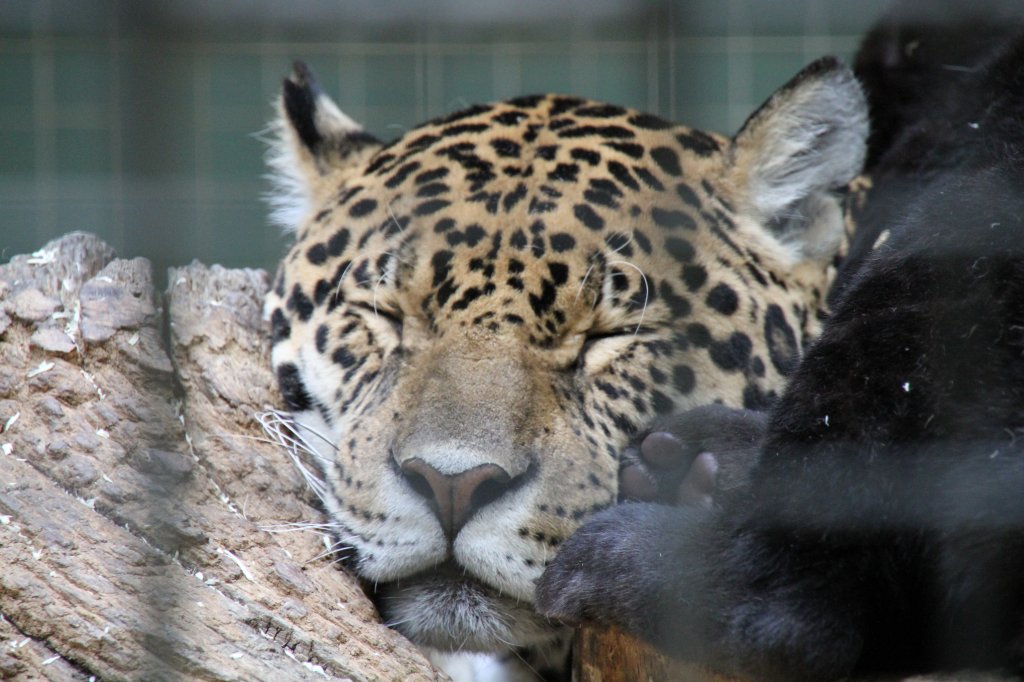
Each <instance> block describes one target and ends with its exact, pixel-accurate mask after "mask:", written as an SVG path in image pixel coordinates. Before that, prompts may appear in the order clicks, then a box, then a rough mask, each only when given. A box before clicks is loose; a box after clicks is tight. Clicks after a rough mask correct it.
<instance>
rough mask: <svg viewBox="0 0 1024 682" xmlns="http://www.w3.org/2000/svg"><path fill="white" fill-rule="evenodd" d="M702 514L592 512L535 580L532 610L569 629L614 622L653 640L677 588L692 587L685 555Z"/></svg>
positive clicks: (673, 605)
mask: <svg viewBox="0 0 1024 682" xmlns="http://www.w3.org/2000/svg"><path fill="white" fill-rule="evenodd" d="M707 513H708V512H706V511H704V510H699V509H690V508H673V507H666V506H662V505H654V504H622V505H618V506H616V507H612V508H611V509H607V510H605V511H603V512H601V513H600V514H597V515H595V516H594V518H592V519H591V520H590V521H588V522H587V523H585V524H584V525H583V526H582V527H581V528H580V529H579V530H577V531H576V532H575V533H574V534H573V535H572V536H571V537H570V538H569V539H568V540H567V541H566V542H565V544H563V545H562V547H561V548H560V549H559V552H558V556H557V557H555V559H554V561H552V562H551V563H550V564H549V565H548V567H547V569H546V570H545V572H544V574H543V575H542V576H541V579H540V581H539V582H538V583H537V592H536V606H537V609H538V611H540V613H542V614H544V615H546V616H547V617H549V618H553V619H555V620H559V621H561V622H564V623H567V624H571V625H575V624H579V623H581V622H584V621H596V622H603V623H611V624H615V625H618V626H619V627H621V628H623V629H624V630H626V631H627V632H630V633H632V634H633V635H635V636H637V637H641V638H643V639H646V640H648V641H652V642H657V641H658V640H659V639H660V632H659V629H660V627H661V625H662V624H663V623H664V615H665V614H670V613H674V612H677V611H678V608H677V605H678V604H679V600H678V593H677V590H678V589H680V588H682V589H688V588H690V587H693V586H694V585H692V584H689V585H688V584H687V582H688V580H687V576H688V574H689V572H690V570H692V568H693V567H694V566H695V564H693V563H691V562H688V561H685V560H681V557H685V556H686V554H687V553H688V547H689V543H690V540H691V538H692V536H693V529H694V528H695V527H697V526H699V525H700V524H701V523H702V521H703V520H704V518H705V516H706V514H707Z"/></svg>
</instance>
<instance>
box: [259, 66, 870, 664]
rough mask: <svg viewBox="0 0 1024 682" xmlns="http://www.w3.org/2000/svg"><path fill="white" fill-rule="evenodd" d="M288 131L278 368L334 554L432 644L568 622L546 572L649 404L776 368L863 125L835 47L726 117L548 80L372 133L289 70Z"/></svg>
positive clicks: (833, 219)
mask: <svg viewBox="0 0 1024 682" xmlns="http://www.w3.org/2000/svg"><path fill="white" fill-rule="evenodd" d="M277 129H278V130H279V132H280V137H279V140H278V143H277V145H276V146H275V149H274V152H273V157H272V167H273V169H274V171H275V173H276V174H277V178H278V183H279V184H278V187H279V190H278V194H277V195H276V198H275V199H274V203H275V205H276V209H277V213H276V215H277V216H278V218H279V219H280V220H281V221H282V222H284V223H285V224H286V225H287V226H288V227H289V228H290V229H293V230H295V231H296V232H297V239H296V242H295V245H294V246H293V247H292V249H291V251H290V252H289V254H288V255H287V256H286V258H285V259H284V260H283V262H282V263H281V266H280V269H279V272H278V274H277V278H276V281H275V286H274V289H273V291H272V292H271V293H270V295H269V296H268V299H267V307H266V310H267V316H268V318H269V320H270V323H271V328H272V332H271V333H272V336H273V356H272V361H273V365H274V368H275V372H276V375H277V377H278V381H279V384H280V389H281V392H282V394H283V397H284V400H285V402H286V404H287V405H288V407H289V409H290V410H291V411H292V412H293V413H294V414H295V415H296V418H297V419H298V421H299V423H300V424H302V425H303V428H304V429H305V431H306V433H307V438H308V440H309V441H310V442H311V443H314V444H316V449H317V453H318V456H317V458H316V459H317V466H318V467H319V472H318V477H319V480H320V484H319V485H318V492H319V493H320V495H321V498H322V500H323V502H324V506H325V508H326V511H327V513H328V516H329V519H330V524H331V527H332V529H333V532H334V533H335V535H336V537H337V539H338V541H339V543H340V545H341V546H343V547H344V549H343V550H342V552H341V553H342V554H343V555H344V556H345V557H346V558H347V562H348V564H349V566H351V568H352V569H353V570H354V571H355V572H356V574H357V575H359V576H360V578H362V579H363V580H364V581H366V582H367V584H370V585H372V586H373V589H374V590H375V594H376V597H377V601H378V604H379V606H380V608H381V611H382V612H383V614H384V616H385V618H386V619H387V620H388V621H389V622H390V623H392V624H393V625H394V627H396V628H397V629H399V630H400V631H401V632H403V633H405V634H406V635H407V636H409V637H410V638H411V639H413V640H414V641H416V642H417V643H420V644H423V645H426V646H430V647H436V648H439V649H450V650H478V651H499V650H505V649H509V648H518V647H524V646H528V647H536V646H540V645H543V644H544V643H546V642H549V641H550V640H551V639H552V637H554V636H555V634H556V633H557V628H554V627H553V626H552V625H551V624H549V623H548V622H547V621H545V620H544V619H542V618H540V617H539V616H537V615H536V614H535V613H534V612H533V609H532V606H531V604H532V600H533V591H534V583H535V581H536V580H537V579H538V577H539V576H540V575H541V573H542V572H543V570H544V567H545V565H546V564H547V563H548V562H549V561H550V560H551V559H552V557H553V556H554V555H555V554H556V552H557V551H558V548H559V545H560V543H561V542H562V541H563V540H564V539H565V538H567V537H568V536H569V535H570V534H571V533H572V532H573V531H574V530H575V529H576V528H577V527H578V526H579V525H580V524H581V523H582V522H583V520H584V519H586V518H587V517H588V516H589V515H590V514H592V513H594V512H595V511H597V510H600V509H603V508H605V507H607V506H609V505H612V504H615V502H616V499H617V493H618V483H617V477H618V471H619V468H620V465H621V464H622V461H621V458H622V451H623V449H624V447H625V446H626V445H627V444H628V443H629V442H630V440H631V439H632V438H634V437H635V436H636V434H637V433H638V432H640V431H641V430H642V429H643V428H644V426H645V425H646V424H647V423H648V422H649V421H650V420H652V419H653V418H654V417H655V416H657V415H659V414H664V413H667V412H671V411H673V410H682V409H686V408H689V407H694V406H697V405H701V404H706V403H711V402H716V401H718V402H724V403H726V404H728V405H735V406H747V407H764V406H766V405H768V404H770V402H771V401H772V399H773V397H774V396H775V395H776V393H777V392H778V391H779V390H780V388H781V387H782V386H783V385H784V382H785V377H786V374H787V373H788V372H789V370H790V369H791V368H792V367H793V364H794V362H795V360H796V358H797V357H798V355H799V353H800V350H801V348H802V346H803V344H804V343H805V342H806V341H807V340H808V339H809V338H810V337H811V336H813V334H814V333H815V332H816V329H817V324H818V319H819V313H820V312H821V307H822V305H823V303H822V296H823V293H824V291H825V290H826V288H827V285H828V280H829V277H830V274H831V269H832V261H833V258H834V257H835V255H836V252H837V249H838V248H839V243H840V238H841V235H842V222H841V217H840V209H839V206H838V202H837V200H836V198H835V197H834V195H833V191H834V190H835V189H837V188H839V187H841V186H843V185H844V184H845V183H847V182H848V181H849V180H850V179H851V178H853V177H854V175H855V174H856V173H857V171H858V170H859V167H860V164H861V161H862V158H863V145H864V137H865V135H866V118H865V107H864V102H863V97H862V96H861V93H860V90H859V87H858V86H857V84H856V82H855V81H854V80H853V77H852V75H851V74H850V72H849V71H848V70H847V69H846V68H845V67H843V66H841V65H839V64H838V63H837V62H835V61H834V60H823V61H820V62H817V63H815V64H814V65H812V66H811V67H808V69H806V70H805V71H803V72H801V74H799V75H798V76H797V77H796V78H795V79H794V80H793V81H792V82H791V83H789V84H788V85H787V86H785V87H784V88H782V89H781V90H780V91H779V92H777V93H776V94H775V95H774V96H773V97H772V98H771V99H770V100H769V101H768V102H767V103H766V104H765V105H764V106H763V107H762V108H761V109H759V110H758V111H757V112H756V113H755V114H754V115H753V116H752V117H751V118H750V119H749V121H748V122H747V123H746V124H745V126H744V127H743V129H742V130H741V131H740V132H739V133H738V134H737V135H736V136H734V137H732V138H727V137H723V136H720V135H716V134H711V133H704V132H700V131H696V130H692V129H690V128H687V127H685V126H680V125H676V124H673V123H670V122H667V121H664V120H662V119H659V118H657V117H654V116H651V115H648V114H643V113H640V112H637V111H633V110H630V109H625V108H622V107H617V106H612V105H608V104H603V103H598V102H592V101H586V100H581V99H576V98H569V97H563V96H554V95H546V96H538V97H526V98H520V99H515V100H511V101H508V102H503V103H499V104H491V105H483V106H477V107H472V108H470V109H468V110H466V111H462V112H459V113H457V114H452V115H449V116H447V117H444V118H441V119H437V120H435V121H432V122H430V123H427V124H425V125H423V126H421V127H419V128H416V129H414V130H411V131H409V132H408V133H406V134H405V135H403V136H402V137H400V138H399V139H397V140H395V141H393V142H391V143H390V144H387V145H384V144H381V143H380V142H378V141H377V140H376V139H374V138H372V137H371V136H369V135H368V134H367V133H365V132H364V131H363V130H362V129H361V128H360V127H359V126H358V125H356V124H355V123H354V122H352V121H351V120H350V119H348V118H347V117H346V116H345V115H344V114H342V113H341V112H340V111H339V110H338V109H337V107H336V106H335V105H334V104H333V102H331V100H330V99H328V98H327V97H326V96H325V95H324V94H322V93H321V92H320V91H319V90H318V89H317V87H316V85H315V83H314V82H313V79H312V77H311V75H310V74H309V72H308V70H306V69H305V67H304V66H302V65H297V67H296V70H295V72H294V73H293V74H292V76H291V77H290V79H288V80H287V81H286V82H285V87H284V93H283V96H282V98H281V106H280V120H279V121H278V122H277ZM314 434H315V435H314Z"/></svg>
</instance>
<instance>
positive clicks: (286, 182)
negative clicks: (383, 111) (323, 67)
mask: <svg viewBox="0 0 1024 682" xmlns="http://www.w3.org/2000/svg"><path fill="white" fill-rule="evenodd" d="M271 127H272V129H273V131H274V132H275V135H274V138H273V140H272V142H271V148H270V152H269V154H268V156H267V165H269V166H270V170H271V174H270V176H269V177H270V180H271V181H272V182H273V184H274V193H273V194H271V195H269V197H268V200H269V203H270V205H271V208H272V211H271V218H272V219H273V220H274V222H276V223H278V224H279V225H281V227H283V228H284V229H285V230H288V231H290V230H295V229H297V228H298V226H299V223H300V222H301V220H302V219H303V218H304V217H305V216H306V215H307V214H308V213H309V211H310V210H312V209H313V208H314V207H315V206H316V204H317V203H318V201H319V200H320V199H323V198H325V196H326V193H328V192H331V191H334V190H336V189H337V187H338V183H339V181H340V180H341V179H342V177H343V176H344V175H345V174H346V171H348V170H350V169H352V168H354V167H356V166H357V165H359V164H360V163H361V162H362V161H364V160H365V159H366V158H368V157H369V156H370V155H372V154H373V153H374V152H375V151H377V150H378V149H380V147H381V143H380V141H379V140H378V139H377V138H376V137H374V136H373V135H370V134H369V133H367V132H366V131H364V130H363V128H362V126H360V125H359V124H358V123H356V122H355V121H353V120H352V119H350V118H349V117H348V116H346V115H345V114H344V113H342V111H341V110H340V109H338V106H337V105H336V104H335V103H334V102H333V101H332V100H331V98H330V97H328V96H327V95H325V94H324V93H323V92H322V91H321V90H320V87H319V85H317V82H316V79H315V78H314V77H313V72H312V71H310V69H309V67H308V66H306V64H304V63H303V62H295V64H294V65H293V67H292V73H291V75H290V76H289V77H288V78H286V79H285V81H284V86H283V88H282V92H281V98H280V99H279V100H278V106H277V118H276V120H275V121H274V122H273V123H272V124H271Z"/></svg>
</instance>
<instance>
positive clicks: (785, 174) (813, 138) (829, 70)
mask: <svg viewBox="0 0 1024 682" xmlns="http://www.w3.org/2000/svg"><path fill="white" fill-rule="evenodd" d="M867 135H868V107H867V101H866V100H865V97H864V93H863V92H862V91H861V87H860V84H859V83H858V82H857V79H856V78H855V77H854V75H853V72H852V71H851V70H850V69H849V68H848V67H847V66H846V65H844V64H843V63H841V62H840V61H839V60H837V59H835V58H834V57H824V58H822V59H819V60H818V61H816V62H814V63H812V64H811V65H809V66H807V67H806V68H804V69H803V71H801V72H800V73H798V74H797V75H796V76H795V77H794V78H793V79H792V80H790V81H789V82H788V83H786V84H785V85H783V86H782V87H781V88H779V89H778V90H777V91H776V92H775V94H773V95H772V96H771V97H770V98H769V99H768V101H767V102H765V103H764V104H763V105H761V107H760V108H759V109H758V110H757V111H755V112H754V114H753V115H751V116H750V118H749V119H747V122H746V123H744V124H743V127H742V128H741V129H740V131H739V132H738V133H737V134H736V136H735V137H734V138H733V148H732V152H733V163H734V167H733V177H734V180H735V182H736V185H737V186H738V188H739V189H740V192H741V194H742V195H743V197H744V199H745V201H744V203H745V204H746V209H747V210H748V211H749V212H751V213H752V214H753V216H754V218H755V219H756V220H757V221H758V222H759V223H760V224H762V225H765V226H766V227H767V228H768V230H769V231H770V232H771V233H772V234H773V236H774V237H775V238H776V239H778V240H779V241H780V242H781V243H782V244H784V245H785V246H787V247H789V249H790V250H791V251H792V252H793V254H794V257H795V258H796V259H798V260H799V259H802V258H807V257H810V258H814V259H821V260H828V259H830V258H831V257H832V255H833V254H834V252H835V249H836V248H838V243H839V239H840V236H841V233H842V227H841V222H840V218H839V207H838V204H837V203H836V202H835V200H834V198H833V197H831V196H830V194H831V193H832V192H833V191H834V190H837V189H839V188H841V187H843V186H845V185H846V184H847V183H849V182H850V181H851V180H853V178H854V177H855V176H856V175H857V174H858V173H859V172H860V170H861V166H862V165H863V163H864V153H865V149H866V142H867Z"/></svg>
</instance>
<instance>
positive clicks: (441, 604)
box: [373, 561, 564, 653]
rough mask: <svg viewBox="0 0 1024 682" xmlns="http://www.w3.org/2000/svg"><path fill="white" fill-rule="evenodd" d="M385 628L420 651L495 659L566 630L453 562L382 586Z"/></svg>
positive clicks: (377, 597)
mask: <svg viewBox="0 0 1024 682" xmlns="http://www.w3.org/2000/svg"><path fill="white" fill-rule="evenodd" d="M373 596H374V600H375V602H376V604H377V607H378V609H379V610H380V612H381V615H382V616H383V617H384V619H385V622H386V623H387V624H388V625H390V626H391V627H393V628H395V629H396V630H398V631H399V632H401V633H402V634H404V635H405V636H406V637H408V638H409V639H411V640H412V641H413V642H415V643H416V644H419V645H420V646H427V647H431V648H434V649H439V650H442V651H476V652H481V653H493V652H495V651H502V650H508V649H519V648H522V647H535V646H538V645H544V644H547V643H549V642H550V641H551V640H552V639H553V638H555V637H557V636H558V635H559V634H560V631H561V630H563V629H564V628H561V627H559V626H557V625H555V624H553V623H551V622H550V621H548V620H547V619H546V618H543V617H541V616H539V615H537V613H536V612H535V611H534V609H533V604H532V603H531V602H526V601H523V600H520V599H516V598H514V597H510V596H507V595H502V594H501V593H500V592H499V591H498V590H497V589H495V588H493V587H491V586H489V585H487V584H485V583H484V582H482V581H481V580H479V579H477V578H475V577H473V576H472V575H470V573H469V572H468V571H467V570H466V569H464V568H463V567H461V566H459V565H458V564H456V563H455V562H453V561H446V562H445V563H443V564H440V565H438V566H435V567H433V568H430V569H427V570H424V571H421V572H419V573H416V574H413V575H410V576H409V577H407V578H403V579H401V580H396V581H394V582H390V583H384V584H382V585H378V586H377V587H376V589H375V591H374V595H373Z"/></svg>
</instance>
